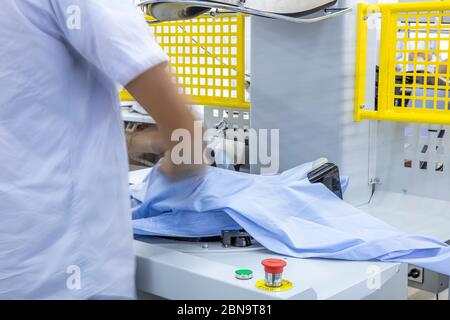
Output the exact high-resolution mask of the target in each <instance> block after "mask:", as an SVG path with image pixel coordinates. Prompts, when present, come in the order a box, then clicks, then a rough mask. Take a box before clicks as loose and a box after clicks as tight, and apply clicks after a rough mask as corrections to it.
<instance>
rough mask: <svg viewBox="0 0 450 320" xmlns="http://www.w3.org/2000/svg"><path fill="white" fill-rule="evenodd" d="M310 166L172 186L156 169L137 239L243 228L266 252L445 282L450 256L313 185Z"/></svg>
mask: <svg viewBox="0 0 450 320" xmlns="http://www.w3.org/2000/svg"><path fill="white" fill-rule="evenodd" d="M311 166H312V165H311V163H307V164H304V165H301V166H298V167H296V168H293V169H290V170H288V171H285V172H283V173H281V174H279V175H273V176H261V175H251V174H245V173H240V172H234V171H228V170H223V169H218V168H213V167H209V168H208V170H207V172H206V175H205V176H204V177H198V176H196V177H190V178H186V179H184V180H179V181H173V180H171V179H170V178H167V177H165V176H164V175H163V174H161V173H160V171H159V170H158V169H153V170H152V171H151V172H150V174H149V176H148V177H147V179H146V183H144V184H143V187H144V188H146V189H145V190H144V191H145V192H144V194H145V196H144V197H143V198H142V200H143V203H142V205H141V206H140V207H138V208H137V209H136V210H135V211H134V212H133V219H134V231H135V233H136V234H144V235H164V236H183V237H200V236H214V235H219V234H220V233H221V231H222V230H225V229H239V228H244V229H245V230H246V231H247V232H249V233H250V234H251V235H252V236H253V237H254V238H255V239H256V240H257V241H258V242H259V243H261V244H262V245H263V246H264V247H266V248H267V249H269V250H271V251H273V252H276V253H279V254H283V255H287V256H292V257H298V258H328V259H343V260H378V261H393V262H407V263H412V264H415V265H418V266H421V267H424V268H428V269H431V270H434V271H436V272H441V273H444V274H447V275H450V248H449V247H448V246H447V245H446V244H445V243H442V242H440V241H438V240H435V239H432V238H428V237H422V236H412V235H408V234H406V233H404V232H402V231H400V230H398V229H396V228H394V227H392V226H390V225H388V224H386V223H384V222H383V221H381V220H379V219H376V218H375V217H373V216H371V215H369V214H367V213H364V212H363V211H361V210H359V209H356V208H354V207H353V206H351V205H349V204H348V203H346V202H344V201H342V200H340V199H339V198H338V197H337V196H336V195H335V194H334V193H332V192H331V191H329V190H328V189H327V188H326V187H325V186H323V185H322V184H311V183H310V182H309V181H308V179H307V177H306V176H307V173H308V172H309V171H310V170H311Z"/></svg>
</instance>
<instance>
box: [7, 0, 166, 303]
mask: <svg viewBox="0 0 450 320" xmlns="http://www.w3.org/2000/svg"><path fill="white" fill-rule="evenodd" d="M0 43H1V44H0V88H1V89H0V163H1V169H0V300H1V299H89V298H91V297H96V296H108V297H113V296H114V297H122V298H132V297H134V295H135V285H134V283H135V279H134V271H135V265H134V261H135V258H134V254H133V233H132V223H131V219H130V203H129V199H128V196H127V195H128V174H127V173H128V159H127V152H126V145H125V137H124V130H123V121H122V118H121V114H120V106H119V101H118V92H117V86H116V83H120V84H121V85H126V84H128V83H129V82H130V80H132V79H134V78H136V77H137V76H139V75H140V74H142V73H143V72H145V71H147V70H148V69H150V68H151V67H153V66H155V65H157V64H160V63H162V62H164V61H166V59H167V57H166V55H165V54H164V52H163V51H162V49H161V48H160V47H159V46H158V45H157V44H156V42H155V41H154V39H153V37H152V35H151V32H150V30H149V28H148V26H147V24H146V23H145V19H144V17H143V15H142V12H139V10H138V9H137V8H136V6H134V5H133V4H132V3H131V2H130V1H126V0H103V1H102V0H100V1H99V0H95V1H93V0H46V1H42V0H20V1H17V0H2V1H1V10H0ZM99 186H100V187H99ZM99 199H101V201H100V200H99ZM75 270H78V271H77V272H76V273H75ZM71 279H74V280H75V279H80V281H79V282H78V284H77V283H76V282H75V281H74V283H75V285H68V284H70V283H71V282H70V281H71Z"/></svg>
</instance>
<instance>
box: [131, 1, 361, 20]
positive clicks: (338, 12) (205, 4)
mask: <svg viewBox="0 0 450 320" xmlns="http://www.w3.org/2000/svg"><path fill="white" fill-rule="evenodd" d="M161 3H178V4H185V5H192V6H195V7H201V8H210V9H221V10H227V11H231V12H235V13H243V14H249V15H253V16H258V17H264V18H270V19H278V20H283V21H288V22H294V23H300V24H310V23H315V22H320V21H324V20H327V19H331V18H335V17H338V16H342V15H344V14H347V13H350V12H351V11H352V10H353V8H351V7H349V8H334V9H333V10H332V9H330V8H327V9H322V10H321V12H322V13H323V14H322V15H319V16H316V15H315V14H314V15H308V16H311V17H310V18H304V17H303V18H298V17H293V16H290V15H284V14H277V13H270V12H265V11H259V10H253V9H248V8H245V7H244V6H243V4H244V3H245V1H241V3H240V5H238V6H236V5H230V4H224V3H217V2H211V1H200V0H143V1H141V2H139V3H138V4H137V5H138V6H141V7H144V6H146V5H153V4H161ZM215 14H217V13H215ZM186 19H189V17H186ZM149 22H151V23H158V22H161V21H158V20H154V21H149Z"/></svg>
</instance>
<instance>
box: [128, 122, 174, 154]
mask: <svg viewBox="0 0 450 320" xmlns="http://www.w3.org/2000/svg"><path fill="white" fill-rule="evenodd" d="M127 146H128V153H129V154H131V155H133V154H142V153H153V154H163V153H164V151H165V150H166V148H165V146H164V140H163V139H162V137H161V134H160V132H159V130H158V128H157V127H151V128H146V129H144V130H141V131H135V132H130V133H127Z"/></svg>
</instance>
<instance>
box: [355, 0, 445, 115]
mask: <svg viewBox="0 0 450 320" xmlns="http://www.w3.org/2000/svg"><path fill="white" fill-rule="evenodd" d="M374 14H377V15H381V32H380V46H379V76H378V99H377V100H378V103H377V105H374V106H366V105H365V104H366V101H365V100H366V86H367V68H368V66H367V54H368V50H367V47H368V41H369V40H370V39H368V34H369V33H368V30H369V29H368V28H369V27H374V28H375V24H372V23H371V22H370V21H371V19H370V18H371V16H372V15H374ZM372 17H373V16H372ZM372 22H373V21H372ZM449 34H450V1H441V2H408V3H392V4H379V5H368V4H359V10H358V36H357V53H356V55H357V60H356V84H355V112H354V118H355V120H356V121H360V120H363V119H371V120H391V121H405V122H420V123H434V124H450V86H449V82H450V68H449V53H450V51H449V50H450V47H449V40H450V39H449ZM371 44H372V45H374V43H371ZM372 67H374V66H372ZM372 89H373V90H374V91H375V88H370V89H369V90H372ZM374 104H375V103H374Z"/></svg>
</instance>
